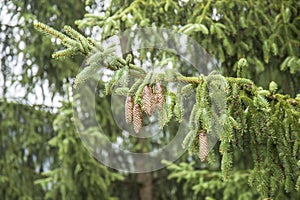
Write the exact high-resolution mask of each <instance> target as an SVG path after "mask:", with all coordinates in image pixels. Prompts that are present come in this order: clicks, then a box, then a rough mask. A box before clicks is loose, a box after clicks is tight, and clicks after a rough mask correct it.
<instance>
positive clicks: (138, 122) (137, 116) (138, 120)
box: [133, 104, 143, 133]
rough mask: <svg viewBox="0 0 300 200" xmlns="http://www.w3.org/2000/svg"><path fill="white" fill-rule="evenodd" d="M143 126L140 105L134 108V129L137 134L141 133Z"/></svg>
mask: <svg viewBox="0 0 300 200" xmlns="http://www.w3.org/2000/svg"><path fill="white" fill-rule="evenodd" d="M142 126H143V113H142V110H141V107H140V105H139V104H135V105H134V107H133V128H134V131H135V132H136V133H139V132H140V130H141V128H142Z"/></svg>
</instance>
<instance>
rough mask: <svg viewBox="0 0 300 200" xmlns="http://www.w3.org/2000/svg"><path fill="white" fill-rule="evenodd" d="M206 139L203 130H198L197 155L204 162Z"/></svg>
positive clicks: (206, 150)
mask: <svg viewBox="0 0 300 200" xmlns="http://www.w3.org/2000/svg"><path fill="white" fill-rule="evenodd" d="M208 151H209V149H208V139H207V135H206V134H205V133H204V131H203V130H200V131H199V157H200V160H201V162H204V161H205V160H206V158H207V156H208Z"/></svg>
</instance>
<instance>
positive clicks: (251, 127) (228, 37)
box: [35, 0, 300, 199]
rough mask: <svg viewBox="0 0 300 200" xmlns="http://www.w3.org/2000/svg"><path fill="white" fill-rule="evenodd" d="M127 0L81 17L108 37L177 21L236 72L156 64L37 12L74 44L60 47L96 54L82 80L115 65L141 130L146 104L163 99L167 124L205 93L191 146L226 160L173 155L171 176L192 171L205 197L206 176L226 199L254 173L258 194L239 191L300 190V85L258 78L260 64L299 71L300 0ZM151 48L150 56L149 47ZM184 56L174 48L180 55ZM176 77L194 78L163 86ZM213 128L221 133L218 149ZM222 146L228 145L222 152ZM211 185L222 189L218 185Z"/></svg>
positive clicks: (285, 193) (195, 112) (117, 84)
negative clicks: (287, 88) (193, 160)
mask: <svg viewBox="0 0 300 200" xmlns="http://www.w3.org/2000/svg"><path fill="white" fill-rule="evenodd" d="M125 4H126V6H124V5H123V6H122V7H121V6H118V5H116V4H114V3H112V5H111V8H114V11H113V12H106V14H105V16H104V17H103V16H97V15H93V14H87V15H86V16H85V18H84V19H83V20H79V21H77V22H76V23H77V25H78V27H79V28H86V27H94V26H100V27H101V28H102V30H103V32H102V35H101V39H104V38H106V37H109V36H110V35H112V34H114V33H116V32H117V31H120V30H123V29H124V27H125V28H131V27H132V26H133V25H134V24H137V25H138V26H140V27H144V26H147V25H150V24H155V25H157V26H169V27H170V28H173V29H174V30H175V31H180V32H182V33H184V34H187V35H189V36H190V37H193V38H194V39H196V40H197V41H199V42H200V43H201V44H202V45H203V47H204V48H206V49H207V51H208V52H210V53H213V54H214V55H216V57H217V58H218V59H219V60H220V62H221V63H222V64H224V65H225V66H226V67H225V70H224V71H225V73H226V70H227V71H228V74H226V77H225V76H222V75H221V74H220V73H217V72H212V73H211V74H209V75H206V76H205V75H203V74H201V75H199V76H185V75H183V73H180V72H174V71H167V72H166V73H161V74H159V73H157V74H154V73H146V71H145V70H144V69H143V68H142V66H140V65H138V64H134V63H133V62H132V60H133V59H132V58H131V55H128V56H127V58H125V59H124V58H121V57H118V56H116V55H115V54H114V53H112V51H109V49H104V48H103V47H102V46H101V45H100V43H99V42H97V41H95V40H94V39H91V38H89V37H85V36H83V35H81V34H80V33H79V32H77V31H75V30H74V29H73V28H71V27H69V26H65V27H64V29H65V33H66V34H64V33H62V32H59V31H56V30H54V29H53V28H51V27H49V26H47V25H45V24H43V23H40V22H36V23H35V27H36V29H37V30H39V31H41V32H43V33H46V34H47V35H50V36H51V37H55V38H57V39H60V40H61V42H62V44H63V45H64V46H65V47H66V49H64V50H61V51H59V52H56V53H54V55H53V57H64V56H70V55H74V54H82V55H85V56H88V60H87V63H88V66H87V67H86V68H84V69H83V70H82V72H81V73H79V74H78V76H77V77H76V79H75V84H76V87H80V85H81V84H83V82H84V81H85V80H87V79H89V78H90V77H91V76H92V75H93V74H94V72H95V71H97V70H99V69H102V68H106V69H108V70H111V71H112V72H113V75H112V78H111V79H110V81H109V82H108V83H106V93H107V94H110V93H111V92H112V88H117V89H116V90H115V91H116V93H118V94H120V95H123V96H126V97H127V98H126V101H125V102H124V104H125V118H126V119H125V120H126V122H127V123H131V122H133V126H134V131H135V132H136V133H139V132H140V130H141V128H142V127H143V112H145V113H146V114H147V115H148V116H150V115H151V114H152V113H153V112H154V110H155V109H157V110H158V112H159V117H158V118H159V124H160V128H165V127H166V126H167V125H168V123H170V121H171V119H176V120H177V121H178V122H179V123H181V122H182V113H183V111H184V106H183V103H182V101H183V97H184V96H185V95H187V94H188V92H189V91H193V92H195V101H196V102H195V104H194V105H193V109H192V112H191V113H190V117H189V122H188V123H189V129H190V130H189V133H187V135H186V138H185V139H184V141H183V146H185V147H187V148H188V149H189V152H190V154H192V155H197V156H199V158H200V160H201V162H202V164H203V163H205V161H206V160H208V163H210V164H213V163H219V164H218V166H219V168H220V169H221V171H220V172H214V173H211V174H210V172H209V171H202V172H201V171H197V172H195V173H193V175H189V173H190V172H191V171H194V170H195V169H194V167H193V166H192V165H193V164H181V165H180V166H176V165H175V164H170V163H168V164H169V165H170V166H169V169H170V170H171V171H172V173H173V174H171V175H170V178H177V179H178V180H186V184H187V185H189V184H191V183H193V184H194V185H192V186H190V185H189V186H190V187H192V188H193V191H194V192H195V194H196V195H197V194H199V195H200V196H201V195H202V197H203V196H204V197H205V192H203V189H205V187H204V185H200V183H201V184H202V183H204V179H205V180H207V181H209V182H210V184H215V187H216V188H217V187H219V188H217V189H216V190H218V191H219V192H223V194H224V195H225V196H223V198H224V199H232V198H235V197H236V196H234V195H233V193H232V192H231V191H232V190H233V189H232V188H230V187H228V186H226V185H225V184H226V182H227V183H228V184H229V183H235V184H236V183H237V182H238V180H241V184H244V186H245V185H247V184H248V183H249V185H250V186H251V187H252V188H253V189H254V190H255V191H256V193H255V194H253V195H251V194H249V193H247V191H242V190H241V192H244V193H243V194H241V195H240V196H239V198H241V199H247V198H248V197H249V198H258V197H260V198H275V197H282V198H286V199H288V198H289V196H290V197H295V194H297V192H299V190H300V173H299V163H300V157H299V155H300V145H299V144H300V138H299V133H300V120H299V119H300V94H298V95H294V96H295V97H291V96H290V95H288V94H286V95H284V94H281V93H279V92H278V88H279V87H278V85H277V83H275V81H272V82H271V81H270V83H269V86H268V88H263V87H260V86H259V85H258V84H255V83H254V82H253V80H251V79H256V77H253V76H252V74H257V73H262V72H263V71H264V70H270V69H277V70H286V69H289V70H290V72H291V74H294V73H298V72H299V71H300V67H299V66H300V65H299V44H300V43H299V31H300V28H299V26H300V25H299V22H300V18H299V10H300V3H299V2H298V1H282V2H280V3H279V2H278V3H270V2H269V1H234V2H226V1H211V0H209V1H202V2H198V1H187V2H183V1H169V0H167V1H150V2H146V1H133V2H130V1H126V3H125ZM233 11H234V12H233ZM130 16H131V17H130ZM178 24H180V26H179V25H178ZM287 41H288V42H287ZM149 51H150V50H149ZM95 52H96V53H95ZM143 53H144V54H145V55H143V56H144V57H146V52H141V54H143ZM154 55H155V54H154ZM143 56H139V58H142V57H143ZM175 57H176V56H174V57H172V61H174V62H176V58H175ZM243 57H245V58H243ZM291 74H288V77H290V76H291ZM295 76H298V75H297V74H296V75H295ZM129 78H130V79H133V80H134V83H133V84H132V85H129V83H128V81H124V80H129ZM278 80H280V79H278ZM281 80H283V79H281ZM168 82H179V83H182V84H184V86H183V87H182V88H178V90H177V92H172V91H171V90H170V89H168V87H167V86H163V85H164V83H166V85H167V83H168ZM280 84H283V83H280ZM293 87H294V88H293V90H291V91H292V92H291V93H295V91H297V86H295V85H294V86H293ZM209 134H211V135H212V136H218V137H219V140H220V141H219V143H218V145H217V146H216V147H215V148H214V149H213V151H212V152H211V153H209V149H210V148H209V140H208V136H209ZM214 134H215V135H214ZM216 134H218V135H216ZM217 148H218V149H217ZM216 151H218V152H219V153H220V154H217V156H216V154H215V152H216ZM245 154H247V159H249V160H247V162H248V163H247V164H246V165H245V166H243V165H242V164H241V163H239V162H242V163H243V162H246V161H241V160H242V158H243V156H245ZM235 161H239V162H235ZM166 163H167V162H166ZM206 165H207V164H204V166H205V167H208V166H206ZM188 169H190V171H189V170H188ZM188 177H189V178H188ZM199 178H200V180H201V181H200V183H195V181H194V179H197V180H198V179H199ZM221 179H222V181H223V182H221ZM237 187H238V186H237V185H235V186H234V187H233V188H235V189H236V188H237ZM245 187H247V186H245ZM206 188H210V189H209V190H212V189H211V187H209V186H208V185H206ZM230 189H232V190H231V191H230ZM237 191H238V189H237ZM248 192H249V191H248ZM208 193H209V195H208V196H206V197H209V196H210V195H211V196H210V197H212V196H214V193H216V191H211V192H208ZM247 195H248V196H247ZM216 196H217V195H215V197H214V198H217V197H216Z"/></svg>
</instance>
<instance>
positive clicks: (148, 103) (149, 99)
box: [142, 85, 155, 116]
mask: <svg viewBox="0 0 300 200" xmlns="http://www.w3.org/2000/svg"><path fill="white" fill-rule="evenodd" d="M142 101H143V110H144V111H145V113H146V114H147V115H148V116H150V115H151V114H152V112H153V110H154V109H153V108H154V105H155V99H154V95H153V92H152V88H151V87H150V86H149V85H146V86H145V87H144V90H143V98H142Z"/></svg>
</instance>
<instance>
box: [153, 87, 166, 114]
mask: <svg viewBox="0 0 300 200" xmlns="http://www.w3.org/2000/svg"><path fill="white" fill-rule="evenodd" d="M155 92H156V105H157V107H158V110H161V109H162V108H163V105H164V102H165V96H164V92H163V87H162V84H161V83H160V82H157V83H156V85H155Z"/></svg>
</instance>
